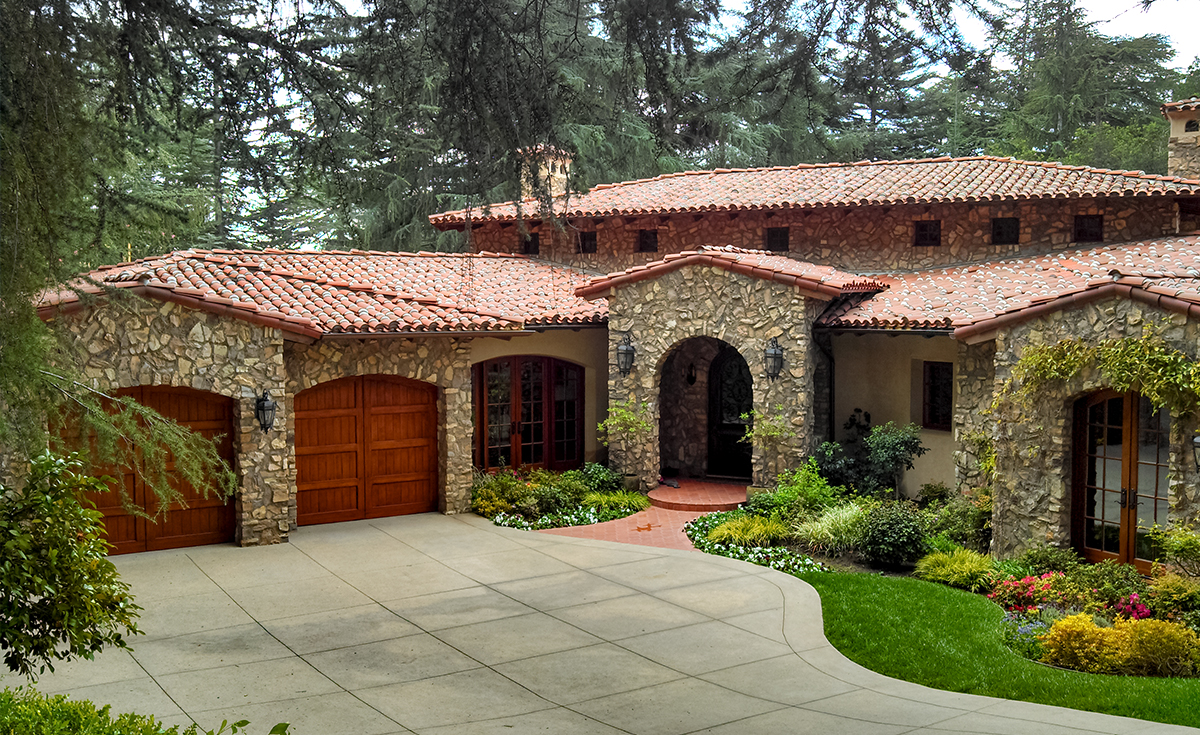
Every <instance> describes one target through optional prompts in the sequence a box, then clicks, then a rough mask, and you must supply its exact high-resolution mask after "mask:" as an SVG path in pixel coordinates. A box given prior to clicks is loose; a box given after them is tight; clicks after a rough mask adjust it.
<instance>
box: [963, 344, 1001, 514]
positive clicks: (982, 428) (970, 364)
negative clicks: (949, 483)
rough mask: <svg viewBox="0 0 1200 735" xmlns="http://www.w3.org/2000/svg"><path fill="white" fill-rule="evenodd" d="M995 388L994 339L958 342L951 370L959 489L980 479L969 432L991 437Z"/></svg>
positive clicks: (992, 439) (973, 485)
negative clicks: (969, 342)
mask: <svg viewBox="0 0 1200 735" xmlns="http://www.w3.org/2000/svg"><path fill="white" fill-rule="evenodd" d="M995 391H996V343H995V341H991V340H989V341H987V342H981V343H979V344H975V345H969V344H965V343H962V342H960V343H958V360H957V365H956V366H955V373H954V393H955V404H954V443H955V446H956V449H955V452H954V474H955V480H956V481H957V484H958V487H959V488H960V489H963V490H965V489H968V488H972V487H978V486H979V485H980V484H982V483H983V478H982V477H981V473H980V471H979V460H980V457H979V456H978V453H977V451H978V446H977V445H976V443H975V442H973V441H972V437H973V436H979V437H981V438H986V439H987V440H990V441H993V442H994V441H995V434H996V432H995V422H994V421H992V420H991V419H990V417H989V414H990V411H991V406H992V399H993V398H994V396H995Z"/></svg>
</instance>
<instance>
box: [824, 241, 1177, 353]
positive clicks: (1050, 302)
mask: <svg viewBox="0 0 1200 735" xmlns="http://www.w3.org/2000/svg"><path fill="white" fill-rule="evenodd" d="M876 280H878V281H879V282H881V283H884V284H887V285H888V286H889V288H887V289H886V290H884V291H880V292H878V293H876V294H874V295H872V296H869V297H868V298H865V299H860V300H854V301H845V302H839V303H838V304H836V305H835V306H833V307H831V308H830V309H829V310H828V311H826V313H825V314H823V315H822V316H821V318H820V319H819V320H818V323H819V324H820V325H822V326H826V327H833V328H837V327H842V328H849V329H864V328H865V329H944V330H946V331H950V330H954V336H955V337H956V338H959V339H965V338H967V337H969V336H971V335H974V334H980V333H984V332H986V331H990V330H994V329H997V328H999V327H1000V326H1004V325H1006V324H1011V323H1015V322H1018V321H1021V320H1024V319H1027V318H1033V317H1035V316H1037V315H1038V314H1040V313H1042V312H1041V311H1038V310H1039V309H1041V310H1043V311H1049V310H1055V309H1060V308H1063V307H1064V306H1067V305H1069V304H1071V303H1082V302H1083V301H1088V300H1092V299H1096V298H1102V297H1104V296H1106V295H1108V294H1119V295H1124V296H1128V297H1132V298H1136V299H1138V300H1141V301H1150V302H1153V303H1156V304H1158V305H1159V306H1163V307H1165V308H1171V309H1173V310H1175V311H1179V310H1182V309H1185V308H1189V307H1186V305H1187V304H1198V305H1200V236H1190V237H1175V238H1165V239H1162V240H1149V241H1145V242H1136V243H1119V244H1111V245H1104V246H1099V247H1094V248H1088V249H1084V250H1071V251H1064V252H1060V253H1054V254H1050V255H1041V256H1037V257H1027V258H1014V259H1010V260H999V261H991V262H987V263H979V264H973V265H964V266H958V267H954V268H942V269H935V270H924V271H917V272H914V273H906V274H902V275H891V276H877V277H876ZM1194 308H1195V313H1196V315H1197V316H1200V306H1197V307H1194Z"/></svg>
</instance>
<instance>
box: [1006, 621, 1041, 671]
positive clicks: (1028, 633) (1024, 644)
mask: <svg viewBox="0 0 1200 735" xmlns="http://www.w3.org/2000/svg"><path fill="white" fill-rule="evenodd" d="M1049 629H1050V625H1049V624H1048V623H1046V622H1045V621H1043V620H1039V619H1038V618H1036V617H1030V616H1028V615H1025V614H1024V613H1015V612H1008V613H1004V620H1003V621H1001V623H1000V631H1001V634H1002V635H1003V636H1004V645H1006V646H1008V647H1009V648H1011V649H1012V651H1013V653H1015V654H1017V655H1018V656H1021V657H1023V658H1027V659H1030V660H1032V661H1038V660H1041V658H1042V641H1041V636H1042V635H1043V634H1044V633H1045V632H1046V631H1047V630H1049Z"/></svg>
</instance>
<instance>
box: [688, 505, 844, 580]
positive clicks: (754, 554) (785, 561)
mask: <svg viewBox="0 0 1200 735" xmlns="http://www.w3.org/2000/svg"><path fill="white" fill-rule="evenodd" d="M745 515H746V512H745V511H743V510H731V511H726V512H723V513H709V514H708V515H703V516H700V517H699V518H697V519H696V520H694V521H690V522H688V524H687V525H685V526H684V527H683V532H684V533H686V534H687V537H688V538H689V539H691V540H692V545H693V546H695V547H696V548H697V549H699V550H700V551H703V552H704V553H706V554H714V555H716V556H727V557H729V558H731V559H740V560H742V561H748V562H750V563H751V564H758V565H760V566H764V567H770V568H771V569H775V570H778V571H780V572H786V573H787V574H804V573H805V572H828V571H829V567H827V566H825V565H824V564H822V563H820V562H818V561H814V560H812V559H810V558H809V557H807V556H805V555H803V554H797V553H796V552H794V551H791V550H790V549H787V548H785V547H782V546H767V547H762V546H737V545H734V544H721V543H715V542H713V541H709V540H708V535H709V533H711V532H712V530H713V529H714V528H716V527H717V526H719V525H721V524H722V523H724V522H726V521H729V520H732V519H735V518H740V517H743V516H745Z"/></svg>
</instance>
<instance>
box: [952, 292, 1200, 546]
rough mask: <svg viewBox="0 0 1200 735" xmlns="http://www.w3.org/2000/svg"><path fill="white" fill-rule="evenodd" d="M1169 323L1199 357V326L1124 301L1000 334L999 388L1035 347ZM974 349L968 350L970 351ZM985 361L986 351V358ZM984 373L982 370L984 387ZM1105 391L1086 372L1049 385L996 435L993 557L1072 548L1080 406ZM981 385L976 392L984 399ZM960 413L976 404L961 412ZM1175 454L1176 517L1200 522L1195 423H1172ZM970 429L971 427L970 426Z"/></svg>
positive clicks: (1178, 341)
mask: <svg viewBox="0 0 1200 735" xmlns="http://www.w3.org/2000/svg"><path fill="white" fill-rule="evenodd" d="M1162 321H1166V322H1168V323H1169V324H1170V326H1169V328H1168V329H1167V331H1166V333H1165V334H1164V337H1165V338H1166V339H1167V341H1168V342H1169V343H1170V344H1171V345H1172V346H1173V347H1176V348H1178V349H1180V350H1182V351H1183V352H1185V353H1186V354H1188V355H1190V356H1192V357H1193V358H1196V357H1198V356H1200V323H1196V322H1194V321H1193V322H1189V321H1188V320H1187V319H1186V318H1185V317H1183V316H1180V315H1174V314H1167V313H1165V312H1161V311H1158V310H1155V309H1152V308H1150V307H1147V306H1144V305H1142V304H1140V303H1137V302H1133V301H1129V300H1125V299H1119V298H1114V299H1109V300H1105V301H1100V302H1095V303H1092V304H1088V305H1085V306H1084V307H1081V308H1076V309H1069V310H1064V311H1059V312H1055V313H1053V314H1051V315H1049V316H1047V317H1045V318H1042V319H1038V320H1035V321H1032V322H1027V323H1025V324H1021V325H1018V326H1016V327H1014V328H1012V329H1010V330H1006V331H1002V332H1001V333H1000V334H999V335H998V336H997V338H996V341H995V382H994V387H997V388H998V387H999V386H1000V385H1002V384H1003V382H1004V381H1005V380H1006V379H1007V378H1008V377H1009V376H1010V375H1011V371H1012V366H1013V365H1014V364H1015V363H1016V362H1017V360H1019V359H1020V356H1021V353H1022V350H1023V349H1024V348H1025V347H1026V346H1029V345H1035V344H1055V343H1057V342H1058V341H1060V340H1062V339H1066V338H1069V337H1077V338H1081V339H1084V340H1099V339H1105V338H1119V337H1127V336H1128V337H1138V336H1141V335H1142V332H1143V327H1144V325H1146V324H1147V323H1149V322H1154V323H1159V322H1162ZM968 349H969V348H968ZM980 357H982V353H981V355H980ZM984 373H985V370H984V369H983V368H982V367H980V368H979V370H978V371H977V380H976V382H977V383H978V384H979V385H980V386H982V385H983V384H984V383H985V382H986V380H985V379H984V378H983V375H984ZM1107 387H1109V386H1107V385H1105V383H1104V382H1103V380H1102V379H1101V376H1100V375H1099V372H1098V371H1097V370H1095V369H1087V370H1084V371H1082V372H1081V373H1080V374H1078V375H1076V376H1074V377H1073V378H1072V379H1071V380H1069V381H1066V382H1065V384H1059V385H1050V386H1048V387H1047V388H1046V389H1045V390H1044V391H1042V392H1041V393H1040V394H1039V396H1038V398H1037V400H1036V401H1035V402H1034V405H1033V406H1031V407H1030V408H1029V409H1028V411H1026V412H1025V413H1023V414H1021V413H1018V412H1017V410H1016V409H1015V408H1013V407H1011V406H1009V407H1007V408H1005V409H1003V413H1001V414H1000V417H1001V418H1003V419H1005V420H1004V421H1003V422H1001V423H999V424H998V425H997V426H996V428H995V429H994V435H995V437H996V453H997V463H996V469H997V481H996V501H995V511H994V516H993V533H994V539H993V548H992V550H993V552H996V553H998V554H1000V555H1002V556H1008V555H1011V554H1014V553H1017V552H1019V551H1021V550H1022V549H1024V548H1027V547H1029V546H1030V545H1034V544H1039V543H1050V544H1056V545H1068V544H1070V543H1071V489H1072V482H1073V478H1072V474H1073V472H1072V470H1073V468H1072V461H1071V457H1072V455H1071V452H1072V430H1073V427H1072V423H1073V418H1074V417H1073V406H1074V404H1075V401H1076V400H1077V399H1079V398H1080V397H1083V396H1085V395H1087V394H1089V393H1091V392H1093V391H1096V390H1101V389H1104V388H1107ZM984 392H985V391H984V390H983V389H982V387H981V388H980V389H979V390H977V391H973V394H974V395H976V396H977V397H981V396H982V395H983V393H984ZM960 409H961V410H962V411H970V410H972V406H970V405H963V406H960ZM1171 423H1172V428H1171V451H1170V518H1171V520H1172V521H1182V522H1185V523H1193V522H1196V521H1197V520H1200V474H1198V473H1197V472H1196V467H1195V462H1194V460H1193V459H1192V450H1191V437H1192V435H1193V434H1194V432H1195V430H1196V428H1197V417H1188V418H1181V417H1178V416H1173V417H1172V422H1171ZM964 424H965V422H964Z"/></svg>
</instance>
